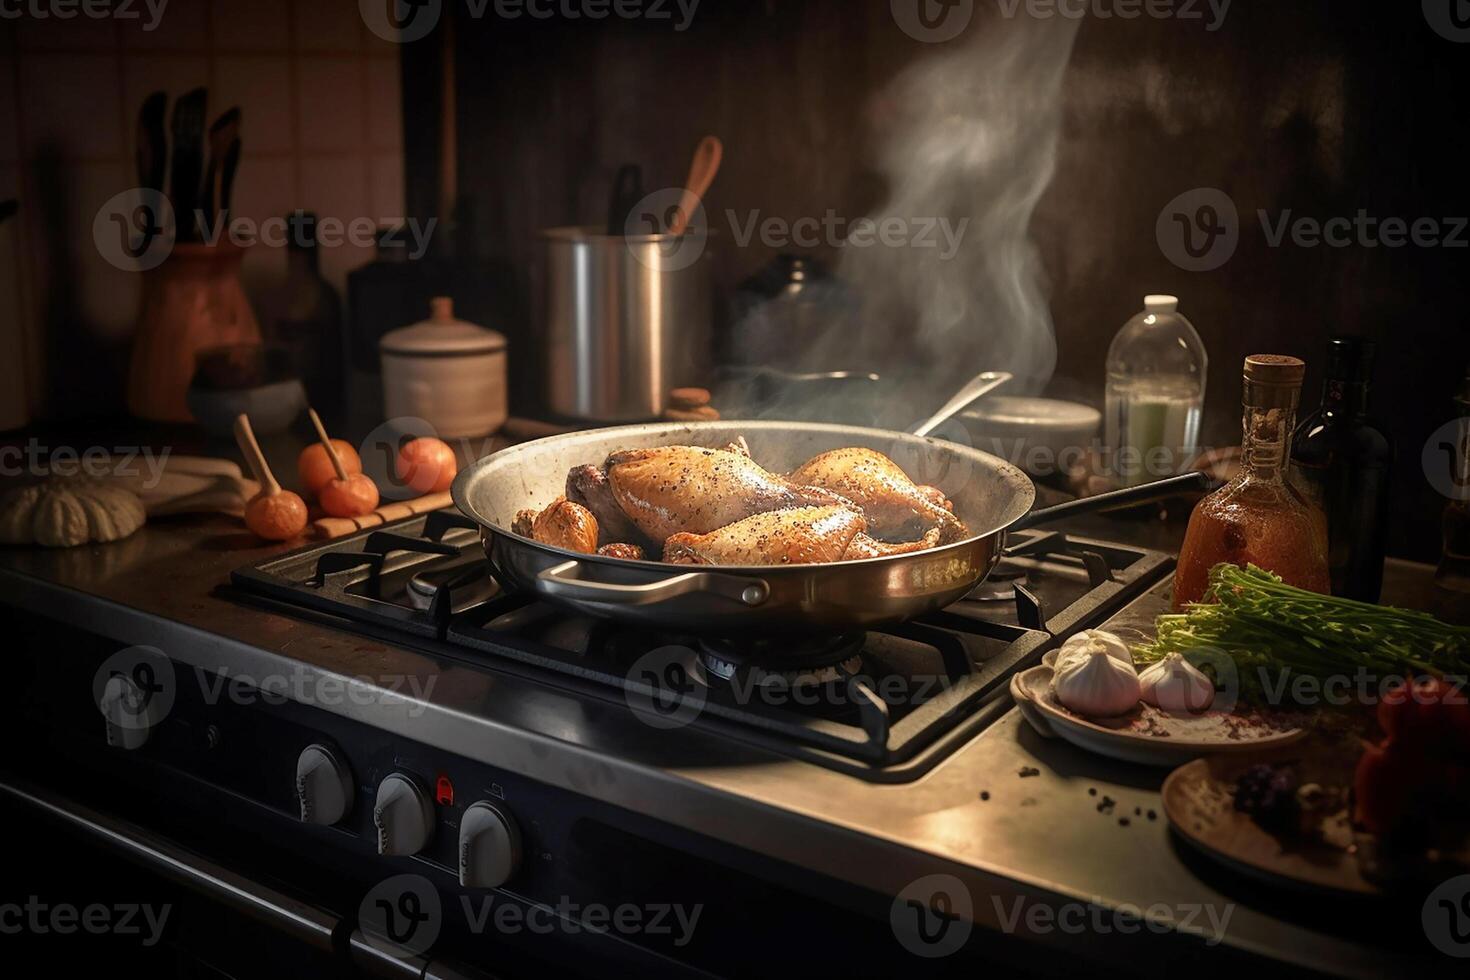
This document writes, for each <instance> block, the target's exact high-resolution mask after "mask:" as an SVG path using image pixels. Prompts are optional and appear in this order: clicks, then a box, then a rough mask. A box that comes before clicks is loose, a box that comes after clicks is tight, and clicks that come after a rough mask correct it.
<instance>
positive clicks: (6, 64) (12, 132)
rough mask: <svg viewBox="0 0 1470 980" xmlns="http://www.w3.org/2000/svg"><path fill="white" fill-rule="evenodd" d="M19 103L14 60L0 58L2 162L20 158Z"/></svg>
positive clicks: (0, 147)
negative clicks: (17, 122) (17, 112)
mask: <svg viewBox="0 0 1470 980" xmlns="http://www.w3.org/2000/svg"><path fill="white" fill-rule="evenodd" d="M19 103H20V96H19V93H18V92H16V90H15V65H14V62H11V61H4V60H0V163H12V162H14V161H16V160H18V159H20V131H19V130H18V129H16V106H17V105H18V104H19Z"/></svg>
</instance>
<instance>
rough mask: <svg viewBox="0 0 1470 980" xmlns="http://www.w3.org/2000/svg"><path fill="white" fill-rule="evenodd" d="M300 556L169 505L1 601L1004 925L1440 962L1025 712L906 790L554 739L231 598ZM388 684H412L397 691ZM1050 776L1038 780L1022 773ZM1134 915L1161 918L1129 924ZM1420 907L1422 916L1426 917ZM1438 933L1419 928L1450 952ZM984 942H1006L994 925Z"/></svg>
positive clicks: (603, 714)
mask: <svg viewBox="0 0 1470 980" xmlns="http://www.w3.org/2000/svg"><path fill="white" fill-rule="evenodd" d="M1099 520H1103V521H1106V522H1107V523H1106V525H1102V526H1100V525H1098V524H1097V523H1096V522H1097V521H1099ZM1130 527H1131V528H1133V530H1134V531H1137V530H1138V528H1137V527H1136V526H1135V525H1134V524H1133V523H1132V522H1131V521H1116V520H1109V519H1106V518H1094V519H1093V521H1092V522H1090V523H1089V525H1088V526H1087V528H1086V530H1087V532H1088V533H1092V534H1099V533H1106V534H1111V535H1112V536H1113V537H1119V538H1121V537H1125V536H1126V537H1130V538H1132V537H1138V536H1139V535H1136V534H1131V533H1130ZM1153 530H1154V531H1157V529H1153ZM282 550H287V549H284V548H262V547H260V546H259V545H258V543H257V542H255V541H253V539H251V538H250V537H249V536H248V535H246V534H245V533H244V532H243V531H242V530H241V529H240V527H239V526H238V524H236V523H235V522H233V521H230V520H228V519H224V518H217V519H206V518H197V519H170V520H161V521H158V522H156V523H153V524H150V525H149V526H147V527H145V528H144V529H143V530H142V531H141V532H139V533H138V534H137V535H135V536H134V537H132V538H129V539H127V540H125V541H122V542H118V543H115V544H112V545H107V546H97V547H87V548H78V549H71V550H64V551H45V550H39V549H18V548H9V549H3V550H0V596H3V598H4V601H6V602H8V603H12V604H14V605H17V606H21V607H24V608H27V609H30V610H33V611H37V612H41V613H43V614H44V615H47V616H50V617H54V618H57V619H61V620H65V621H67V622H70V623H73V624H76V625H78V626H80V627H82V628H84V629H88V630H91V631H93V632H96V633H99V634H102V635H105V636H108V637H111V638H113V639H115V640H117V641H118V642H119V643H120V644H141V645H151V646H156V647H159V648H160V649H162V650H164V651H165V652H166V653H167V654H168V655H169V656H170V657H172V658H175V659H176V660H178V661H180V662H183V663H188V664H192V665H196V666H200V667H203V668H206V669H210V670H217V671H223V672H226V673H229V674H231V675H235V676H247V677H256V678H259V677H265V676H268V675H284V676H287V677H291V678H294V679H296V680H297V681H298V682H301V683H305V684H306V685H307V688H306V689H307V690H310V685H312V684H325V683H340V682H341V681H342V680H344V679H345V680H346V681H347V682H348V683H349V684H351V685H352V686H353V687H354V688H358V689H361V690H363V691H364V692H366V693H367V694H368V695H369V696H368V697H364V698H357V697H347V698H341V697H338V698H335V699H331V703H330V705H324V707H328V710H332V711H335V712H338V713H341V714H344V715H348V716H352V717H355V718H357V719H358V720H361V721H365V722H368V723H371V724H373V725H376V726H378V727H380V728H384V729H387V730H390V731H393V732H395V733H397V734H400V735H403V736H405V737H409V738H417V739H421V740H424V741H432V742H434V743H435V744H437V745H440V746H441V747H444V748H448V749H452V750H453V751H456V752H458V753H460V754H462V755H466V756H469V757H471V758H475V759H478V760H480V761H482V762H485V763H487V764H490V765H494V766H498V767H502V768H503V769H506V770H511V771H515V772H518V773H522V774H525V775H527V776H529V777H532V778H535V779H537V780H541V781H543V782H546V783H550V784H554V785H557V786H560V787H563V788H566V789H570V790H573V791H577V792H581V793H586V794H590V795H593V796H596V797H598V798H601V799H603V800H606V801H608V802H610V803H613V804H616V805H619V806H622V807H625V808H628V809H631V810H634V811H638V812H640V813H643V814H646V815H648V816H650V817H654V818H657V819H660V820H663V821H666V822H668V823H670V824H674V825H677V826H681V827H685V828H688V829H690V830H693V831H695V832H698V833H702V834H706V835H709V836H711V837H715V838H719V839H722V840H725V841H728V842H730V843H732V844H735V845H737V846H740V847H744V848H749V849H750V850H752V851H755V852H758V853H761V854H765V855H768V856H770V857H773V858H776V859H779V860H781V861H785V862H787V863H789V864H791V865H794V866H796V867H799V868H805V869H809V870H811V871H814V872H818V873H820V874H822V875H826V876H829V877H831V878H834V879H837V880H841V881H846V882H850V883H852V884H855V885H859V886H862V887H864V888H867V889H871V890H873V891H875V892H878V893H880V894H886V895H896V894H898V893H899V892H900V891H902V890H903V889H904V888H905V887H906V886H908V885H909V884H910V883H912V882H914V881H915V880H916V879H918V878H921V877H923V876H926V875H930V874H941V873H942V874H951V875H954V876H956V877H958V878H960V879H961V880H962V881H963V882H964V884H965V886H966V888H967V889H968V891H969V893H970V895H971V897H972V899H973V902H972V908H971V909H970V910H969V912H968V915H967V916H966V910H965V909H963V908H962V907H961V908H959V909H958V910H957V911H958V912H959V913H960V914H961V916H962V917H968V918H970V919H972V920H973V921H974V922H975V923H976V924H978V926H979V927H980V929H981V930H984V929H989V930H1004V931H1007V932H1012V933H1017V934H1021V935H1023V936H1025V937H1026V938H1034V939H1036V940H1038V941H1040V942H1042V943H1045V944H1048V945H1053V946H1059V947H1062V948H1071V949H1075V950H1077V951H1079V952H1085V953H1086V954H1087V955H1090V956H1103V957H1105V958H1107V959H1109V960H1112V961H1113V962H1114V963H1116V964H1130V965H1133V966H1137V967H1139V968H1140V969H1143V968H1144V967H1147V968H1148V969H1149V970H1150V971H1151V970H1153V969H1156V968H1158V967H1167V966H1171V965H1184V966H1187V967H1188V968H1189V969H1191V970H1194V971H1198V970H1199V969H1200V968H1201V966H1202V965H1203V966H1204V967H1205V968H1206V969H1213V968H1214V965H1219V966H1221V967H1222V968H1223V965H1224V964H1225V963H1226V962H1234V961H1233V959H1231V958H1228V957H1221V956H1217V955H1215V953H1211V954H1210V956H1209V958H1208V959H1206V960H1203V961H1202V960H1201V959H1200V953H1201V951H1202V950H1203V949H1205V948H1206V947H1215V948H1216V950H1217V951H1218V950H1234V951H1237V952H1240V953H1244V954H1249V955H1252V956H1259V957H1265V958H1266V959H1268V960H1274V961H1278V962H1279V963H1282V964H1291V965H1295V966H1298V967H1301V966H1307V965H1317V966H1319V967H1321V968H1325V969H1329V970H1331V971H1333V972H1337V973H1342V974H1348V975H1357V976H1365V977H1366V976H1375V977H1377V976H1390V975H1408V974H1409V973H1412V972H1415V971H1417V970H1420V969H1424V968H1426V967H1425V962H1424V961H1420V960H1417V957H1418V956H1419V955H1427V954H1420V953H1417V952H1413V953H1408V954H1406V953H1405V952H1404V950H1403V949H1390V948H1386V947H1383V946H1379V945H1376V943H1377V942H1378V941H1379V940H1378V939H1377V938H1376V937H1377V936H1380V935H1383V934H1385V933H1387V932H1390V931H1391V930H1390V929H1389V928H1387V927H1384V926H1381V925H1380V927H1379V928H1378V929H1376V930H1374V931H1371V932H1370V931H1368V930H1370V929H1371V928H1372V927H1373V925H1374V923H1375V922H1377V921H1378V920H1379V919H1380V918H1381V916H1379V915H1377V914H1375V913H1374V911H1373V910H1372V909H1366V910H1365V909H1362V908H1342V907H1338V906H1336V905H1333V904H1330V903H1323V902H1313V903H1303V902H1300V901H1297V900H1294V898H1293V897H1292V896H1289V895H1287V896H1283V895H1282V894H1281V892H1280V891H1279V890H1278V889H1274V888H1270V887H1261V886H1259V885H1256V884H1254V883H1252V882H1249V881H1248V880H1246V879H1243V878H1240V877H1238V876H1236V875H1234V874H1233V873H1230V872H1227V871H1226V870H1224V869H1222V868H1220V867H1218V866H1216V865H1213V864H1211V863H1209V862H1207V861H1204V860H1202V859H1200V858H1199V857H1198V856H1197V855H1195V854H1193V853H1192V852H1190V851H1189V850H1188V847H1187V845H1184V844H1182V843H1180V842H1179V841H1177V840H1175V839H1174V838H1173V837H1172V836H1171V834H1170V832H1169V830H1168V828H1167V826H1166V822H1165V820H1164V819H1163V814H1162V809H1163V808H1162V806H1161V804H1160V798H1159V787H1160V784H1161V782H1162V778H1163V776H1164V775H1165V773H1164V772H1162V771H1156V770H1150V769H1145V768H1139V767H1135V766H1129V765H1125V764H1122V763H1115V762H1110V761H1107V760H1104V759H1100V758H1097V757H1094V756H1091V755H1087V754H1085V753H1083V752H1081V751H1080V750H1077V749H1074V748H1072V747H1070V746H1069V745H1067V744H1065V743H1061V742H1055V741H1048V740H1044V739H1042V738H1040V737H1038V736H1037V735H1036V734H1035V733H1034V732H1033V731H1032V730H1031V729H1030V728H1029V727H1028V726H1027V725H1026V724H1025V723H1024V722H1023V721H1022V720H1021V717H1020V715H1019V713H1018V712H1016V711H1014V710H1012V711H1011V712H1009V713H1008V714H1007V715H1006V716H1005V717H1004V718H1003V719H1002V720H1001V721H999V722H998V723H996V724H994V725H992V726H991V727H990V728H988V729H986V730H985V731H984V732H983V733H982V734H981V735H980V736H978V737H976V738H974V739H973V740H972V741H971V742H970V743H969V744H967V745H965V746H963V747H962V748H960V749H959V750H958V751H956V752H954V754H953V755H951V756H950V757H949V758H947V759H946V760H944V761H943V762H941V763H940V764H939V765H938V766H937V767H936V768H934V769H933V770H932V771H931V772H929V773H928V774H927V775H925V776H923V777H922V778H920V779H919V780H917V781H916V782H912V783H907V784H902V785H875V784H872V783H868V782H865V781H861V780H858V779H855V778H852V777H851V776H846V775H843V774H840V773H838V772H834V771H829V770H827V769H824V768H820V767H817V766H813V765H811V764H808V763H802V762H796V761H792V760H789V759H785V758H781V757H775V756H771V755H767V754H765V753H763V752H760V751H757V750H755V749H752V748H748V747H745V746H743V745H740V744H737V743H734V742H731V741H726V740H722V739H718V738H716V737H714V736H712V735H710V734H707V733H705V732H702V731H698V730H694V729H686V730H683V731H681V732H679V733H678V737H677V738H676V739H671V738H669V737H668V733H666V732H661V731H657V730H655V729H653V728H651V727H648V726H646V725H644V724H642V723H640V722H639V721H637V720H636V718H635V716H633V715H632V714H631V713H630V712H629V711H628V710H627V709H626V707H625V706H623V705H621V704H610V703H604V702H601V701H596V700H589V699H585V698H581V699H578V701H577V703H578V708H577V710H576V711H575V712H574V713H573V714H574V716H575V717H579V718H580V723H579V724H577V725H575V726H570V727H563V728H561V729H560V730H549V728H548V726H547V725H546V723H545V720H544V719H545V718H546V717H558V718H564V717H566V715H567V712H566V711H557V712H539V711H538V705H541V704H545V703H547V702H549V701H551V700H553V699H564V698H567V697H569V695H566V694H563V693H561V692H560V691H558V690H556V689H553V688H551V687H548V686H545V685H539V684H532V683H528V682H526V681H524V680H521V679H519V678H517V677H514V676H511V675H508V674H501V673H499V672H497V671H495V670H493V669H478V668H469V667H466V666H465V665H464V664H463V663H462V662H457V661H455V660H453V659H450V658H446V657H440V656H437V655H434V654H431V653H427V652H423V651H419V650H413V649H406V648H403V647H399V646H394V645H392V644H387V643H382V642H378V641H376V640H373V639H369V638H364V637H362V636H358V635H353V634H349V633H346V632H342V631H339V630H336V629H334V628H331V627H329V626H325V625H318V624H316V623H312V622H307V621H304V620H301V619H297V618H292V617H289V616H285V615H280V614H277V613H274V612H269V611H263V610H261V609H259V608H255V607H252V606H247V605H244V604H243V603H241V602H239V601H236V600H234V599H232V598H230V597H227V596H226V595H223V594H221V593H220V592H219V591H218V590H219V588H220V586H222V585H223V584H224V583H226V582H227V580H228V576H229V573H230V571H231V570H232V569H234V568H237V567H239V566H241V565H244V564H246V563H248V562H251V561H253V560H258V559H260V558H262V557H264V556H266V555H268V554H271V553H273V552H276V551H282ZM1433 595H1434V593H1433V590H1432V586H1431V585H1430V569H1428V568H1427V566H1420V565H1413V564H1409V563H1403V562H1392V563H1390V567H1389V587H1388V598H1390V599H1393V600H1396V601H1399V602H1402V603H1405V604H1414V605H1425V604H1430V605H1434V606H1436V607H1438V608H1439V609H1440V611H1442V612H1444V611H1446V610H1448V611H1450V612H1452V613H1453V614H1454V616H1455V618H1457V619H1460V620H1462V621H1463V620H1465V619H1466V616H1465V614H1466V612H1467V611H1470V604H1467V603H1466V602H1465V601H1464V599H1463V598H1454V599H1451V598H1447V597H1440V598H1437V599H1434V600H1433V601H1429V600H1430V599H1431V597H1432V596H1433ZM489 666H490V667H492V668H493V664H490V665H489ZM388 688H392V689H394V690H396V691H398V692H399V695H400V696H399V697H398V698H394V699H385V698H382V697H381V695H383V694H384V693H385V690H386V689H388ZM415 692H421V693H415ZM373 694H376V695H379V696H380V697H378V698H374V697H372V696H371V695H373ZM405 694H406V695H407V696H406V697H405V696H403V695H405ZM100 727H101V725H100V723H99V730H100ZM1030 768H1034V769H1036V770H1038V773H1037V774H1036V775H1034V776H1028V777H1022V776H1021V775H1020V773H1021V772H1022V771H1023V770H1027V771H1029V769H1030ZM1093 791H1096V793H1097V794H1098V795H1097V796H1094V795H1093ZM1102 796H1107V797H1111V798H1112V799H1113V800H1115V801H1116V807H1115V810H1114V812H1112V813H1109V814H1101V813H1099V812H1098V810H1097V806H1096V804H1097V801H1098V799H1100V798H1101V797H1102ZM1150 811H1152V812H1154V813H1155V814H1157V819H1150V818H1149V817H1148V813H1149V812H1150ZM1124 817H1126V818H1129V819H1128V820H1127V822H1126V824H1125V822H1124V820H1122V819H1120V818H1124ZM1047 909H1050V910H1051V911H1050V912H1047V911H1046V910H1047ZM1119 909H1122V910H1132V911H1134V912H1136V913H1137V915H1138V916H1139V917H1141V918H1140V919H1132V918H1124V919H1121V920H1119V919H1115V918H1113V916H1112V914H1111V910H1119ZM1098 910H1109V912H1108V913H1107V914H1102V913H1101V912H1099V911H1098ZM1049 915H1058V916H1059V918H1057V919H1055V920H1053V919H1049V918H1047V916H1049ZM1410 918H1412V920H1413V921H1414V922H1415V923H1417V921H1418V914H1417V910H1414V912H1413V915H1412V916H1411V917H1410ZM1139 921H1143V922H1145V923H1147V925H1146V926H1145V927H1142V928H1140V927H1139V926H1138V923H1139ZM1049 923H1052V924H1049ZM1419 939H1420V937H1418V936H1410V937H1408V939H1407V940H1405V941H1404V942H1406V943H1407V945H1409V946H1410V947H1412V948H1413V949H1414V950H1419V949H1423V948H1427V947H1426V946H1425V944H1424V943H1423V942H1422V941H1418V940H1419ZM970 941H971V942H982V941H983V935H982V933H981V932H980V931H979V930H977V932H976V934H975V935H974V936H973V937H972V938H971V940H970Z"/></svg>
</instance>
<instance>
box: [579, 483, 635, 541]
mask: <svg viewBox="0 0 1470 980" xmlns="http://www.w3.org/2000/svg"><path fill="white" fill-rule="evenodd" d="M566 493H567V499H568V500H570V501H572V502H573V503H577V504H581V505H582V506H583V507H586V508H587V509H588V510H589V511H591V512H592V516H593V517H595V518H597V527H598V531H599V538H600V540H601V542H602V543H603V544H605V545H611V544H620V543H621V544H633V545H637V544H641V543H643V541H644V538H643V532H641V531H639V530H638V526H637V525H636V524H634V523H633V522H632V521H631V520H630V519H629V518H628V515H627V514H625V513H623V509H622V508H621V507H619V506H618V502H617V501H616V500H614V499H613V493H612V487H611V486H610V485H609V484H608V482H607V472H606V471H605V470H602V469H599V468H598V467H596V466H574V467H573V468H572V471H571V472H570V473H568V474H567V487H566Z"/></svg>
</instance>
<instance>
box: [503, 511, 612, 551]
mask: <svg viewBox="0 0 1470 980" xmlns="http://www.w3.org/2000/svg"><path fill="white" fill-rule="evenodd" d="M511 530H512V531H514V532H515V533H516V534H519V535H521V536H522V537H525V538H530V539H532V540H533V541H540V542H541V543H542V544H549V545H551V546H552V547H554V548H565V549H566V550H568V551H575V552H577V553H578V554H583V555H590V554H593V553H595V552H596V551H597V518H595V517H593V516H592V512H591V511H589V510H588V509H587V508H586V507H583V506H582V505H581V504H576V503H573V502H572V501H570V500H567V499H566V498H565V497H559V498H557V499H556V501H554V502H553V503H552V504H551V506H550V507H547V508H546V509H545V510H543V511H542V512H541V513H539V514H538V513H536V512H535V511H533V510H523V511H521V512H520V513H519V514H517V515H516V519H515V523H514V524H512V525H511Z"/></svg>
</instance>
